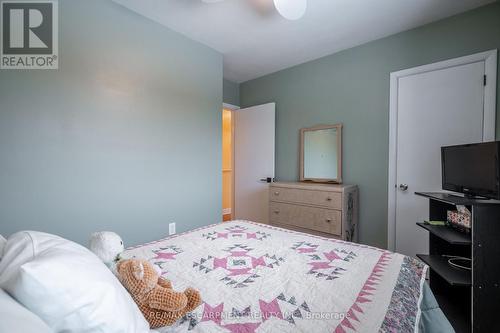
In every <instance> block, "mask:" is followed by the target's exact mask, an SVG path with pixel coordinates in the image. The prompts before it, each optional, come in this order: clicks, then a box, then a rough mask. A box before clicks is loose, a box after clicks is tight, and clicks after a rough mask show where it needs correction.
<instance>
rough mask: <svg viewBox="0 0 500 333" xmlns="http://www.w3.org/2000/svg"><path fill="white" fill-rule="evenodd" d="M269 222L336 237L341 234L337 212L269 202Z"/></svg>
mask: <svg viewBox="0 0 500 333" xmlns="http://www.w3.org/2000/svg"><path fill="white" fill-rule="evenodd" d="M269 220H270V222H271V223H273V222H274V223H278V224H286V225H292V226H296V227H300V228H305V229H311V230H316V231H320V232H326V233H329V234H333V235H337V236H340V235H341V234H342V214H341V211H339V210H332V209H324V208H316V207H308V206H301V205H293V204H286V203H280V202H270V203H269Z"/></svg>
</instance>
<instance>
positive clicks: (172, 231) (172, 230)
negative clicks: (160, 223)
mask: <svg viewBox="0 0 500 333" xmlns="http://www.w3.org/2000/svg"><path fill="white" fill-rule="evenodd" d="M168 234H169V235H173V234H175V222H174V223H170V224H169V225H168Z"/></svg>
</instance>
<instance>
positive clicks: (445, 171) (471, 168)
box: [441, 141, 500, 199]
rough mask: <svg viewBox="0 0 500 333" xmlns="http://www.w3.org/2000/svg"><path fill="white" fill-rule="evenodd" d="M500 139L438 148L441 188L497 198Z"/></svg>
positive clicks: (498, 190) (499, 193)
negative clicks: (439, 149) (439, 151)
mask: <svg viewBox="0 0 500 333" xmlns="http://www.w3.org/2000/svg"><path fill="white" fill-rule="evenodd" d="M499 156H500V141H495V142H484V143H475V144H467V145H459V146H448V147H441V168H442V183H443V190H448V191H454V192H460V193H464V194H465V195H466V196H481V197H486V198H491V199H500V184H499V178H500V169H499V161H498V159H499Z"/></svg>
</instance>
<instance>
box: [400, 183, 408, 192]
mask: <svg viewBox="0 0 500 333" xmlns="http://www.w3.org/2000/svg"><path fill="white" fill-rule="evenodd" d="M399 189H400V190H401V191H407V190H408V184H399Z"/></svg>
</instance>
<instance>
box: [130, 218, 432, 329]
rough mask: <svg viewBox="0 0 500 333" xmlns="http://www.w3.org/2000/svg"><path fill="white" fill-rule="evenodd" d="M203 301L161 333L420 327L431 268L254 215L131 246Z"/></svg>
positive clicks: (134, 253) (133, 254) (133, 253)
mask: <svg viewBox="0 0 500 333" xmlns="http://www.w3.org/2000/svg"><path fill="white" fill-rule="evenodd" d="M124 257H126V258H131V257H140V258H146V259H148V260H150V261H151V262H152V263H154V264H155V265H158V266H159V267H160V268H161V270H162V272H163V277H165V278H167V279H169V280H171V281H172V283H173V285H174V288H175V289H178V290H183V289H184V288H186V287H188V286H192V287H194V288H197V289H198V290H200V292H201V295H202V297H203V301H204V303H203V304H202V305H201V306H200V307H198V308H197V309H196V311H194V312H193V313H191V314H189V315H188V316H186V317H184V318H182V319H181V320H180V321H179V322H178V323H176V324H175V325H174V326H172V327H169V328H164V329H163V330H161V332H171V331H172V332H188V331H192V332H233V333H251V332H308V333H312V332H335V333H341V332H379V331H380V332H416V331H417V327H418V319H419V316H420V301H421V294H422V285H423V283H424V279H425V272H426V269H427V266H425V265H424V264H422V263H421V262H420V261H417V260H415V259H412V258H409V257H406V256H403V255H400V254H395V253H392V252H389V251H386V250H381V249H377V248H373V247H369V246H365V245H360V244H354V243H347V242H342V241H338V240H332V239H326V238H322V237H316V236H311V235H307V234H303V233H298V232H293V231H289V230H285V229H280V228H276V227H271V226H268V225H263V224H258V223H254V222H248V221H233V222H228V223H221V224H217V225H211V226H208V227H204V228H200V229H196V230H193V231H190V232H187V233H184V234H178V235H174V236H171V237H169V238H167V239H164V240H160V241H157V242H153V243H148V244H145V245H141V246H138V247H135V248H131V249H128V250H127V251H126V252H125V253H124Z"/></svg>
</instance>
